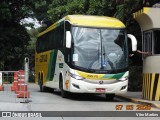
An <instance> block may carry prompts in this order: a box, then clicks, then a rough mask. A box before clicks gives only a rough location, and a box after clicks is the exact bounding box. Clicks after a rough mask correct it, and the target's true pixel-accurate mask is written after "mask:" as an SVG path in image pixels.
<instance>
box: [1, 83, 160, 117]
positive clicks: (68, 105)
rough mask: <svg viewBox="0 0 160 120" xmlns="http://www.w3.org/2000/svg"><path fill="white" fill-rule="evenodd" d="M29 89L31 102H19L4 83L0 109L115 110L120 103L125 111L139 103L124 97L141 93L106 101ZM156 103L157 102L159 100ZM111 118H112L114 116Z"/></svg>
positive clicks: (153, 108) (36, 88)
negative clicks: (66, 97)
mask: <svg viewBox="0 0 160 120" xmlns="http://www.w3.org/2000/svg"><path fill="white" fill-rule="evenodd" d="M29 91H30V94H31V98H29V100H31V102H29V103H20V102H23V101H24V99H19V98H16V96H15V93H14V92H10V85H9V84H7V85H5V91H1V92H0V111H32V112H34V111H117V110H116V106H117V105H122V106H123V108H122V110H123V111H126V106H127V105H132V106H133V107H134V109H133V110H134V111H135V110H136V108H137V105H138V104H139V103H138V102H135V101H132V100H128V99H125V98H126V97H128V98H130V99H131V98H133V99H135V98H136V99H139V98H140V96H141V95H140V94H141V93H127V94H125V95H124V96H122V95H117V97H115V99H114V100H113V101H111V102H107V101H105V97H104V96H103V95H92V94H72V95H71V97H70V98H68V99H63V98H61V96H60V92H59V91H55V92H54V93H53V91H52V90H48V92H44V93H41V92H39V87H38V85H36V84H29ZM133 96H135V97H133ZM157 103H158V104H159V102H157ZM151 111H160V109H158V108H157V107H155V106H153V107H152V108H151ZM48 119H50V118H48ZM54 119H55V120H74V119H75V118H71V117H54ZM80 119H82V118H77V117H76V120H80ZM83 119H84V118H83ZM91 119H92V120H96V118H85V120H91ZM101 119H102V120H104V119H105V118H102V117H101V118H100V119H99V118H98V120H101ZM112 119H113V120H114V119H115V118H112ZM128 119H129V118H128Z"/></svg>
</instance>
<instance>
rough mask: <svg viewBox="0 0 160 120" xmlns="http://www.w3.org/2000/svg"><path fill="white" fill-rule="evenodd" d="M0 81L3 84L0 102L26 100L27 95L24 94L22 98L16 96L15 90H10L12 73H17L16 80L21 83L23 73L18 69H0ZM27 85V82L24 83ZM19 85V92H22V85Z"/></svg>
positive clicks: (12, 79)
mask: <svg viewBox="0 0 160 120" xmlns="http://www.w3.org/2000/svg"><path fill="white" fill-rule="evenodd" d="M0 73H1V74H2V76H1V80H0V81H1V83H2V85H3V86H4V90H3V91H0V101H1V102H28V96H24V98H17V95H18V94H17V93H16V92H15V91H11V86H12V83H13V82H14V74H15V73H16V74H18V75H17V76H18V78H17V81H18V82H19V83H22V79H24V75H22V74H21V72H20V71H0ZM24 84H26V85H27V83H24ZM19 85H20V92H22V86H21V85H23V84H19Z"/></svg>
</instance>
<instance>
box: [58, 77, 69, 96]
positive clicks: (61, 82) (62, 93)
mask: <svg viewBox="0 0 160 120" xmlns="http://www.w3.org/2000/svg"><path fill="white" fill-rule="evenodd" d="M59 88H60V90H61V97H62V98H67V97H68V92H67V91H65V90H64V89H63V78H62V75H60V78H59Z"/></svg>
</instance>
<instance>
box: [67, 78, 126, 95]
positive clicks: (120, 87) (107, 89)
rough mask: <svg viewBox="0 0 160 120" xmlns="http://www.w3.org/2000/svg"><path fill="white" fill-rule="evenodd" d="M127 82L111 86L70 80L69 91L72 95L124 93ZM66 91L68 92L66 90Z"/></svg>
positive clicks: (119, 82)
mask: <svg viewBox="0 0 160 120" xmlns="http://www.w3.org/2000/svg"><path fill="white" fill-rule="evenodd" d="M127 89H128V80H125V81H118V82H116V83H112V84H93V83H89V82H85V81H83V80H76V79H74V78H71V80H70V88H69V91H70V92H73V93H108V94H109V93H126V92H127ZM67 91H68V90H67Z"/></svg>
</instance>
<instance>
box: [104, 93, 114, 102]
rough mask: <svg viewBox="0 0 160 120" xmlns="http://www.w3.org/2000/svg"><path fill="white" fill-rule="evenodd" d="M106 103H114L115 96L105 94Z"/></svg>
mask: <svg viewBox="0 0 160 120" xmlns="http://www.w3.org/2000/svg"><path fill="white" fill-rule="evenodd" d="M105 96H106V101H112V100H113V99H114V97H115V94H105Z"/></svg>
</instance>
